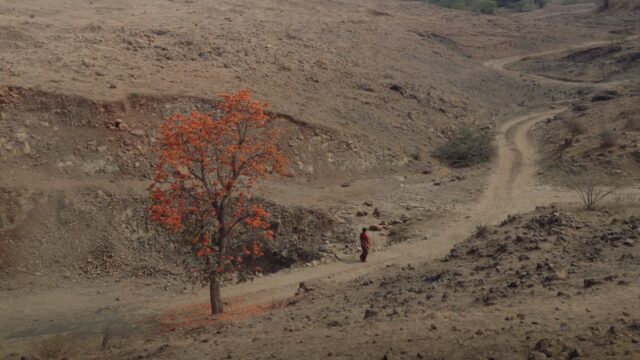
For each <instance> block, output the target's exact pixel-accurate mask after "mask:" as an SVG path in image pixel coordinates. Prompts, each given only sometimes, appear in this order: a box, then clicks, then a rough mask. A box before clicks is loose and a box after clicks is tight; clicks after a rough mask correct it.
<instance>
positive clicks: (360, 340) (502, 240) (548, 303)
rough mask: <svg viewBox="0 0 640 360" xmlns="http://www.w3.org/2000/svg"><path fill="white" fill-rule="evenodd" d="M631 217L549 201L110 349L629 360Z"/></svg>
mask: <svg viewBox="0 0 640 360" xmlns="http://www.w3.org/2000/svg"><path fill="white" fill-rule="evenodd" d="M637 214H638V208H637V207H628V206H616V207H611V208H609V209H606V210H604V209H601V210H597V211H582V210H576V209H575V208H565V207H553V206H552V207H547V208H539V209H537V210H536V211H535V212H533V213H530V214H524V215H513V216H509V217H508V218H507V219H505V220H504V221H503V222H502V223H501V224H500V225H497V226H490V227H479V228H478V231H477V233H476V234H474V235H473V236H471V237H469V238H468V239H467V240H465V241H463V242H462V243H460V244H459V245H457V246H455V247H454V248H453V249H452V250H451V252H450V253H449V255H448V256H446V258H444V259H442V261H441V262H437V263H433V264H404V263H402V262H401V261H400V262H398V264H397V265H394V266H389V267H387V268H386V269H385V271H384V272H382V273H380V274H371V275H368V276H365V277H362V278H359V279H358V280H356V281H353V282H350V283H348V284H344V285H335V286H334V285H331V284H330V283H329V282H323V283H317V284H303V285H301V287H300V289H299V291H298V295H297V296H296V297H295V298H293V299H292V300H290V301H289V302H288V305H287V306H286V307H285V308H283V309H279V310H274V311H272V312H271V313H269V314H267V315H258V316H257V317H254V318H252V319H251V320H244V321H242V320H241V321H236V322H232V323H227V322H224V321H221V322H214V323H213V324H212V325H207V326H205V327H203V328H195V329H182V330H178V331H177V332H176V333H171V334H166V335H162V336H160V337H155V338H154V339H153V340H152V342H151V343H149V342H145V347H146V348H147V349H148V350H147V351H146V352H145V351H142V352H141V351H139V350H138V351H137V352H136V350H133V349H127V350H123V351H122V352H120V351H117V350H114V351H113V352H111V353H110V354H109V355H107V357H109V358H122V359H124V358H131V357H135V356H138V355H140V356H153V357H157V358H167V359H168V358H175V357H193V358H198V357H200V356H204V354H209V356H211V355H213V356H229V357H232V358H237V357H239V358H260V357H264V356H267V357H269V356H270V357H272V358H294V357H301V356H306V357H308V358H317V359H320V358H332V357H337V358H341V357H343V356H346V354H359V357H363V358H384V359H441V358H446V359H463V358H464V359H466V358H469V357H468V355H469V354H475V357H474V358H478V359H503V358H508V359H579V358H592V359H635V358H637V357H638V356H640V352H639V347H638V343H639V342H640V318H639V317H638V314H640V307H639V304H640V302H639V301H638V300H639V299H640V287H639V284H638V278H640V218H639V217H638V216H637ZM212 332H213V333H216V334H217V335H216V336H215V338H214V339H213V340H210V339H211V336H210V334H211V333H212ZM344 339H349V341H344ZM185 341H186V343H187V344H188V345H176V344H185ZM210 341H212V342H210ZM167 343H170V344H171V345H163V346H161V345H162V344H167ZM299 344H304V346H299ZM157 349H161V350H157Z"/></svg>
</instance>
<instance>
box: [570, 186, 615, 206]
mask: <svg viewBox="0 0 640 360" xmlns="http://www.w3.org/2000/svg"><path fill="white" fill-rule="evenodd" d="M571 187H572V188H573V190H575V192H576V193H577V194H578V196H579V197H580V200H582V203H583V204H584V207H585V209H586V210H592V209H593V208H594V207H595V205H596V204H597V203H598V202H600V201H601V200H603V199H604V198H606V197H607V196H609V195H611V194H613V193H614V192H615V191H616V187H615V186H605V185H602V184H599V183H597V182H596V181H594V180H593V179H591V178H583V179H574V180H573V181H571Z"/></svg>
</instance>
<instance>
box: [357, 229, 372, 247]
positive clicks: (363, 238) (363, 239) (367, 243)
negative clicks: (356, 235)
mask: <svg viewBox="0 0 640 360" xmlns="http://www.w3.org/2000/svg"><path fill="white" fill-rule="evenodd" d="M360 246H362V250H367V251H369V248H370V247H371V240H369V235H367V233H366V232H361V233H360Z"/></svg>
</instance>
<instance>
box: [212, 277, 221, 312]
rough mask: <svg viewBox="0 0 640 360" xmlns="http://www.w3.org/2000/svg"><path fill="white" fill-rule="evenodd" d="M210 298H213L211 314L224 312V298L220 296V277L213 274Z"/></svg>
mask: <svg viewBox="0 0 640 360" xmlns="http://www.w3.org/2000/svg"><path fill="white" fill-rule="evenodd" d="M209 298H210V300H211V314H212V315H216V314H222V299H221V298H220V279H219V278H218V277H217V276H213V277H212V278H211V281H210V282H209Z"/></svg>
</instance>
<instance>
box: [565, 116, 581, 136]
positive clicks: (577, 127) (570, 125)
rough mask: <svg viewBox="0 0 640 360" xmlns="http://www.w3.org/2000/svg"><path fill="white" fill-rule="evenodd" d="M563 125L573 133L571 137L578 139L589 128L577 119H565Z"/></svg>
mask: <svg viewBox="0 0 640 360" xmlns="http://www.w3.org/2000/svg"><path fill="white" fill-rule="evenodd" d="M562 123H563V124H564V126H565V127H566V128H567V130H569V132H570V133H571V137H576V136H578V135H580V134H584V133H585V132H586V131H587V126H586V125H585V124H584V123H583V122H581V121H580V120H579V119H576V118H570V119H565V120H564V121H563V122H562Z"/></svg>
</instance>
